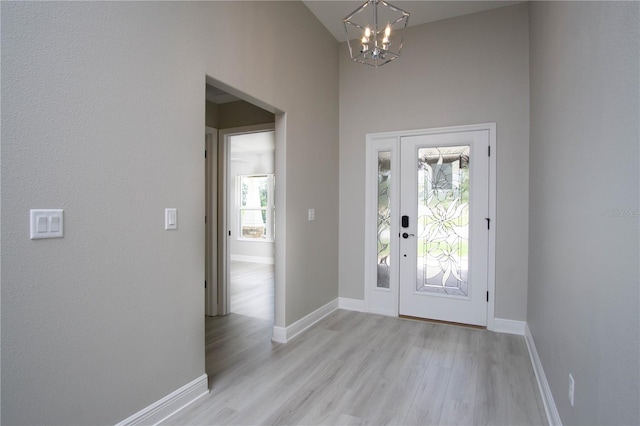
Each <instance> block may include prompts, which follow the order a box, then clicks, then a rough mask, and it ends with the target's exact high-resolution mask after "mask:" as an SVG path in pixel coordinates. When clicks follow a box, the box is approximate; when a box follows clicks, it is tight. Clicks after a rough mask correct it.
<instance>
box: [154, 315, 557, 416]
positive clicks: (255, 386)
mask: <svg viewBox="0 0 640 426" xmlns="http://www.w3.org/2000/svg"><path fill="white" fill-rule="evenodd" d="M270 335H271V323H270V321H267V320H262V319H259V318H252V317H248V316H243V315H238V314H231V315H229V316H227V317H210V318H207V319H206V351H207V354H206V364H207V367H206V368H207V374H208V375H209V381H210V382H209V385H210V390H211V391H210V394H209V395H207V396H205V397H203V398H201V399H200V400H198V401H196V402H195V403H194V404H192V405H191V406H189V407H187V408H186V409H185V410H183V411H182V412H180V413H178V414H177V415H175V416H174V417H172V418H170V419H168V421H166V422H165V423H164V424H170V425H205V424H207V425H209V424H211V425H213V424H234V425H258V424H261V425H262V424H277V425H294V424H302V425H307V424H308V425H315V424H325V425H351V424H369V425H382V424H390V425H401V424H406V425H432V424H433V425H436V424H445V425H448V424H464V425H472V424H473V425H484V424H496V425H538V424H546V418H545V415H544V409H543V406H542V401H541V399H540V396H539V393H538V388H537V385H536V381H535V377H534V373H533V370H532V367H531V363H530V360H529V356H528V353H527V349H526V345H525V342H524V338H523V337H521V336H513V335H507V334H498V333H493V332H489V331H485V330H478V329H471V328H464V327H457V326H452V325H444V324H435V323H429V322H422V321H414V320H406V319H399V318H389V317H382V316H378V315H371V314H365V313H357V312H350V311H343V310H338V311H336V312H334V313H332V314H331V315H329V316H328V317H326V318H325V319H323V320H322V321H320V322H318V323H317V324H316V325H315V326H313V327H312V328H311V329H309V330H307V331H306V332H305V333H303V334H302V335H300V336H298V337H297V338H295V339H294V340H292V341H291V342H289V343H288V344H277V343H272V342H271V341H270Z"/></svg>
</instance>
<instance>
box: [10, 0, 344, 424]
mask: <svg viewBox="0 0 640 426" xmlns="http://www.w3.org/2000/svg"><path fill="white" fill-rule="evenodd" d="M1 8H2V10H1V15H2V25H1V29H2V40H1V42H2V53H1V54H2V58H1V59H2V76H1V78H2V81H1V90H2V116H1V119H2V147H1V149H2V151H1V158H2V176H1V177H2V203H1V205H2V234H1V240H2V251H1V254H2V265H1V266H2V306H1V308H2V309H1V310H2V388H3V392H2V419H1V420H2V423H3V424H107V423H111V424H113V423H115V422H117V421H120V420H122V419H124V418H126V417H128V416H129V415H131V414H133V413H135V412H137V411H138V410H140V409H142V408H144V407H146V406H148V405H149V404H151V403H153V402H155V401H157V400H159V399H160V398H162V397H164V396H165V395H167V394H169V393H170V392H172V391H174V390H176V389H178V388H179V387H181V386H183V385H185V384H186V383H188V382H190V381H192V380H194V379H196V378H197V377H199V376H200V375H202V374H203V373H204V371H205V370H204V368H205V366H204V312H203V305H204V304H203V289H202V282H203V279H204V256H203V254H204V236H205V234H204V224H203V221H202V215H203V213H204V162H203V160H202V149H203V137H202V136H203V129H204V126H205V111H204V105H205V75H209V76H210V77H212V78H214V79H215V80H216V81H221V82H224V83H226V84H227V85H228V86H229V87H233V88H235V89H237V90H238V91H241V92H243V93H246V94H248V95H250V96H251V97H252V98H254V99H258V100H261V101H263V102H264V103H265V105H266V104H268V105H271V106H273V107H274V111H276V110H277V111H278V112H280V113H282V112H284V113H286V115H285V116H281V119H280V124H281V126H284V127H281V130H284V132H281V134H280V136H279V137H280V138H282V139H281V142H282V140H285V139H286V140H285V144H284V145H285V149H284V150H282V151H280V152H279V153H278V154H277V155H279V161H280V162H281V163H282V164H285V165H286V183H281V185H279V191H282V194H283V195H285V196H286V200H287V203H286V206H287V207H286V209H285V211H283V212H281V213H282V215H283V218H284V217H286V229H282V232H281V233H280V234H279V235H280V236H281V237H282V240H281V242H280V244H281V247H282V253H284V256H283V258H284V259H283V262H284V265H285V270H284V271H282V272H283V275H284V276H286V280H283V282H281V283H280V286H281V287H280V290H281V292H280V297H281V298H282V297H284V295H285V294H286V301H285V304H284V306H285V310H284V312H283V311H279V312H276V324H277V325H279V326H285V325H288V324H291V323H293V322H294V321H296V320H297V319H299V318H301V317H302V316H304V315H305V314H308V313H309V312H311V311H313V310H314V309H316V308H318V307H320V306H322V305H324V304H325V303H327V302H328V301H330V300H333V299H334V298H335V297H337V296H338V276H337V269H338V263H337V262H338V261H337V247H338V236H337V230H338V210H337V204H338V196H337V192H338V177H337V176H338V142H337V140H338V113H337V106H338V58H337V55H338V43H337V42H336V41H335V40H334V39H333V38H332V37H331V36H330V34H329V33H328V32H327V31H326V30H325V29H324V27H322V26H321V24H320V23H319V22H318V21H317V20H316V19H315V17H314V16H313V15H312V14H311V13H310V12H309V11H308V10H307V9H306V8H305V6H304V5H303V4H302V3H299V2H256V3H253V2H202V3H197V2H193V3H186V2H185V3H162V2H154V3H145V2H137V3H124V2H115V3H107V2H105V3H26V2H24V3H20V2H13V3H9V2H2V4H1ZM285 29H286V30H285ZM229 40H234V41H235V42H234V43H229ZM258 44H259V46H260V49H256V46H257V45H258ZM248 52H249V53H250V54H248ZM282 52H295V54H292V55H288V56H287V57H286V58H283V57H282V54H281V53H282ZM221 58H224V60H221ZM258 65H259V66H258ZM265 82H268V84H265ZM311 99H312V100H313V102H310V101H309V100H311ZM282 178H284V176H282ZM314 206H315V207H317V208H318V215H317V220H316V221H315V222H311V223H310V222H307V220H306V211H307V208H309V207H314ZM165 207H176V208H178V212H179V213H178V217H179V229H178V230H177V231H171V232H167V231H164V230H163V209H164V208H165ZM30 208H63V209H65V237H64V239H56V240H39V241H31V240H29V227H28V215H29V209H30Z"/></svg>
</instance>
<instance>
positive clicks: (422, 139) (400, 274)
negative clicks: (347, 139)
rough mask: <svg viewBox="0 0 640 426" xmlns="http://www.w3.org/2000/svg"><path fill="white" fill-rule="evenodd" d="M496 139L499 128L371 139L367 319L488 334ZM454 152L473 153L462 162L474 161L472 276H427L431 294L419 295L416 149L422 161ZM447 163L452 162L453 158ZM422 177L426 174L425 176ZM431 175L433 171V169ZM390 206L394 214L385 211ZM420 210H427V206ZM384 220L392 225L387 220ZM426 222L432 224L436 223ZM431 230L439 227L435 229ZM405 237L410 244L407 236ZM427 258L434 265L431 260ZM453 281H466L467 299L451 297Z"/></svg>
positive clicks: (452, 211) (491, 125) (491, 309)
mask: <svg viewBox="0 0 640 426" xmlns="http://www.w3.org/2000/svg"><path fill="white" fill-rule="evenodd" d="M495 139H496V126H495V123H489V124H478V125H469V126H455V127H447V128H437V129H424V130H415V131H401V132H389V133H382V134H370V135H367V147H366V150H367V153H366V155H367V157H366V212H367V213H366V217H365V289H364V290H365V292H364V293H365V294H364V295H365V307H366V310H367V311H368V312H372V313H378V314H383V315H390V316H398V315H406V316H415V317H422V318H430V319H438V320H444V321H451V322H460V323H466V324H475V325H481V326H483V325H488V326H489V328H491V325H492V320H493V318H494V298H493V297H492V295H493V293H494V288H495V188H496V180H495V168H496V162H495ZM452 146H462V147H463V146H469V148H468V149H469V153H470V155H469V153H466V152H465V154H464V157H465V158H470V161H469V162H468V164H469V166H468V171H469V177H470V179H469V183H470V188H471V192H470V199H469V200H465V201H468V208H469V209H470V210H469V211H470V217H469V220H470V230H469V232H470V240H469V243H468V260H469V265H470V266H469V274H468V275H467V273H466V269H465V268H464V266H463V267H462V271H463V272H462V273H460V272H457V273H456V272H455V271H454V272H453V273H451V271H449V272H447V276H449V275H450V278H449V280H448V281H447V276H445V274H442V273H441V274H440V275H438V276H435V277H434V273H433V272H430V273H429V274H425V275H428V276H431V278H430V281H429V284H430V286H429V290H430V291H428V292H427V291H422V290H424V289H426V287H424V288H423V287H420V290H418V288H419V286H417V285H416V282H418V281H417V279H416V278H417V274H418V268H417V267H416V265H417V263H418V262H417V255H418V248H417V246H418V245H417V238H418V237H417V236H416V233H417V231H418V227H417V223H416V220H417V216H418V214H417V210H418V207H417V194H418V191H417V181H418V180H417V175H418V173H419V172H418V167H417V166H418V149H422V151H420V152H421V154H422V155H423V157H424V156H425V153H428V154H429V156H430V158H431V156H432V155H433V153H434V152H435V153H439V152H440V151H442V152H446V153H450V152H451V148H448V147H452ZM429 147H430V148H429ZM434 147H440V148H441V150H440V151H438V150H435V151H434ZM427 148H428V149H427ZM460 149H463V148H460ZM461 152H462V151H461ZM489 152H491V154H492V155H489ZM446 157H447V158H451V156H450V155H447V156H446ZM424 161H425V163H424V165H427V163H426V160H424ZM434 161H436V160H431V159H430V160H429V162H430V163H431V164H430V165H427V167H426V168H429V169H430V168H431V167H433V168H434V169H435V168H436V167H438V168H443V167H444V166H442V165H436V164H434ZM448 161H449V162H451V161H452V160H448ZM441 162H442V159H441ZM445 162H447V161H445ZM424 165H423V166H424ZM452 167H454V168H455V167H457V165H456V164H455V163H450V164H449V165H448V170H449V173H450V174H451V168H452ZM423 168H424V167H423ZM383 169H384V170H383ZM456 170H457V169H456ZM399 171H400V173H401V174H402V176H400V173H399ZM421 173H423V174H424V173H425V171H424V170H423V171H422V172H421ZM429 173H432V171H431V170H429ZM425 176H427V175H426V174H425V175H424V176H421V179H424V178H425ZM454 179H455V178H454ZM379 204H380V205H379ZM387 204H388V206H389V207H390V211H391V213H390V214H389V212H388V210H387V209H386V207H387ZM423 204H424V203H423ZM446 206H447V205H444V207H443V205H442V204H441V205H439V206H437V207H433V206H432V207H433V210H434V211H435V209H436V208H438V209H440V210H439V211H440V212H441V213H443V212H445V211H446V210H447V209H446ZM454 207H455V206H452V208H451V209H450V211H449V213H450V214H453V215H454V216H456V215H457V213H456V210H457V212H458V213H459V212H460V211H462V210H464V206H459V207H460V208H458V209H455V208H454ZM421 209H422V210H424V209H425V206H423V207H421ZM427 210H429V211H431V209H427ZM423 214H424V212H423ZM387 215H388V216H390V220H387V219H389V218H387V219H385V217H386V216H387ZM403 215H406V216H408V219H409V223H408V227H407V228H403V227H402V226H401V225H402V224H401V216H403ZM379 216H380V222H379V220H378V219H379ZM487 218H488V219H489V220H490V221H491V222H490V229H487V225H488V221H487ZM421 220H422V222H423V223H425V222H424V221H425V220H426V218H425V217H424V216H423V217H422V219H421ZM429 220H431V221H432V222H433V220H432V219H429ZM384 223H386V224H384ZM385 226H386V228H385ZM430 226H434V225H433V223H432V225H430ZM429 229H430V230H433V228H429ZM421 230H422V234H423V235H422V237H423V238H422V242H421V247H422V249H421V254H420V258H421V262H422V261H423V259H426V257H425V249H424V247H427V245H426V243H427V240H426V239H425V235H424V234H425V232H424V230H425V228H424V227H422V228H421ZM404 233H406V234H407V235H406V237H407V238H403V237H402V235H403V234H404ZM411 234H413V235H411ZM387 235H389V236H390V238H389V239H388V240H387V239H385V237H386V236H387ZM454 237H455V235H454ZM463 244H464V256H463V257H466V256H467V242H466V241H464V242H463ZM387 245H388V247H387ZM429 247H432V246H431V245H429ZM379 251H380V253H379ZM438 253H440V254H442V252H438ZM405 256H406V257H405ZM429 259H430V260H431V262H432V263H433V261H434V258H433V257H429ZM423 263H424V262H423ZM436 263H437V262H436ZM385 270H386V273H385ZM460 270H461V269H458V271H460ZM381 271H382V272H381ZM420 272H421V273H422V272H424V271H420ZM387 273H388V278H387V277H386V274H387ZM436 275H437V274H436ZM459 275H461V276H459ZM421 276H422V275H421ZM455 277H458V278H462V279H463V281H465V283H464V284H463V286H461V287H460V288H461V289H462V290H464V291H466V294H465V292H464V291H463V292H461V291H459V290H458V289H453V290H455V291H449V290H450V289H451V288H452V287H448V286H449V285H450V284H451V283H452V282H453V281H452V280H454V278H455ZM467 278H468V279H467ZM434 279H435V280H437V281H438V283H440V282H442V283H444V282H445V281H446V282H447V287H446V288H444V289H439V288H437V287H434V286H433V285H432V284H434V283H433V282H432V281H433V280H434ZM454 281H455V280H454ZM438 292H439V293H450V294H439V293H438ZM487 296H489V297H488V301H487Z"/></svg>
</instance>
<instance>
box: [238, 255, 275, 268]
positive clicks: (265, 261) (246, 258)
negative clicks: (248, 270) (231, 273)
mask: <svg viewBox="0 0 640 426" xmlns="http://www.w3.org/2000/svg"><path fill="white" fill-rule="evenodd" d="M230 257H231V260H236V261H238V262H251V263H263V264H265V265H273V264H274V263H275V259H274V258H273V257H262V256H245V255H243V254H232V255H231V256H230Z"/></svg>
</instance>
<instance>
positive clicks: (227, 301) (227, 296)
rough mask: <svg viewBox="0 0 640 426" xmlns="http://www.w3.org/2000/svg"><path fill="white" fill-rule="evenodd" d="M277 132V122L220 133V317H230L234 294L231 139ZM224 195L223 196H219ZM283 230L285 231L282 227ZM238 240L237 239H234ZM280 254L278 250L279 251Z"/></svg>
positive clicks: (222, 130)
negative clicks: (250, 134)
mask: <svg viewBox="0 0 640 426" xmlns="http://www.w3.org/2000/svg"><path fill="white" fill-rule="evenodd" d="M271 131H273V132H275V131H276V123H264V124H254V125H251V126H242V127H234V128H230V129H221V130H220V131H219V134H218V149H219V151H218V159H219V160H218V161H219V169H220V171H219V173H220V175H219V184H220V186H221V191H220V193H221V194H222V200H223V201H222V203H223V204H222V205H223V208H222V209H221V210H222V217H221V218H219V220H221V227H222V233H221V237H222V238H220V239H219V241H218V244H219V248H218V250H219V253H220V257H219V259H220V261H221V262H220V263H221V264H220V265H219V275H218V280H219V282H221V283H222V285H219V290H218V314H219V315H227V314H228V313H229V306H230V305H231V292H230V290H229V287H230V285H231V284H230V283H231V276H230V268H229V262H230V261H231V245H230V241H229V240H230V238H232V237H231V236H229V232H231V216H232V215H234V214H235V208H234V203H233V202H232V194H230V193H229V185H230V178H231V177H230V176H229V170H230V167H231V165H230V158H229V156H230V155H231V152H230V149H229V137H230V136H236V135H243V134H249V133H260V132H271ZM275 138H276V149H275V152H274V156H275V160H276V164H275V167H276V174H277V173H279V170H280V169H279V166H280V163H278V161H277V160H278V155H279V153H278V149H279V147H278V133H277V132H276V133H275ZM282 178H283V179H284V176H282ZM281 186H282V187H284V185H283V184H282V185H281ZM278 188H279V189H278V191H279V192H283V190H282V189H280V186H279V187H278ZM219 196H220V194H219ZM277 200H278V196H277V194H276V211H278V210H277V209H280V211H278V213H276V222H277V221H278V217H277V216H278V215H279V214H281V212H283V211H284V209H283V208H282V207H283V206H281V205H280V206H279V205H278V203H277ZM280 229H282V228H280ZM282 234H283V233H282V232H280V233H279V235H282ZM233 238H235V237H233ZM276 252H277V251H276ZM277 279H278V277H276V282H277ZM275 292H276V293H277V286H276V290H275ZM278 303H279V298H277V297H276V298H275V299H274V305H277V304H278ZM274 310H275V311H276V312H277V311H279V310H280V309H278V307H277V306H274Z"/></svg>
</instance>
